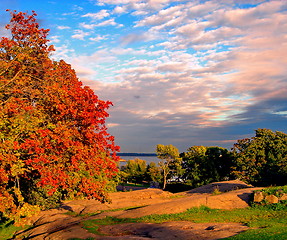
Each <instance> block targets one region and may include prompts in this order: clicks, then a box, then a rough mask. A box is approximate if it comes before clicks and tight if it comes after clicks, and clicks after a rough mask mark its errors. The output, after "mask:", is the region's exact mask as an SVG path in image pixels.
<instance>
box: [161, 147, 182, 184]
mask: <svg viewBox="0 0 287 240" xmlns="http://www.w3.org/2000/svg"><path fill="white" fill-rule="evenodd" d="M156 153H157V157H158V158H159V159H162V160H164V161H161V162H160V163H159V166H160V168H161V170H162V176H163V189H165V187H166V183H167V179H168V177H171V176H178V175H179V174H182V168H181V161H182V159H181V158H180V157H179V152H178V149H177V148H176V147H175V146H173V145H171V144H170V145H162V144H158V145H157V146H156Z"/></svg>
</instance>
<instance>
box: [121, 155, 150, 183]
mask: <svg viewBox="0 0 287 240" xmlns="http://www.w3.org/2000/svg"><path fill="white" fill-rule="evenodd" d="M122 171H123V172H124V173H123V176H125V179H126V180H128V181H130V182H136V183H141V182H143V181H144V180H145V178H146V171H147V166H146V161H145V160H142V159H139V158H135V159H131V160H128V162H127V164H126V165H125V166H124V167H123V170H122Z"/></svg>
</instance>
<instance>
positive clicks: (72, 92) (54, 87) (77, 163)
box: [0, 12, 119, 220]
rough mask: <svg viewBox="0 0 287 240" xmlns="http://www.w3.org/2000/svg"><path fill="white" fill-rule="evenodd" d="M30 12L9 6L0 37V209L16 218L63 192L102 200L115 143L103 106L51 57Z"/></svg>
mask: <svg viewBox="0 0 287 240" xmlns="http://www.w3.org/2000/svg"><path fill="white" fill-rule="evenodd" d="M35 17H36V13H35V12H33V14H32V15H28V14H26V13H22V12H19V13H17V12H11V21H10V24H9V25H7V27H6V28H7V29H9V30H10V31H11V38H6V37H2V38H1V40H0V201H1V204H0V213H1V214H0V215H2V216H5V217H8V218H11V219H15V220H17V219H18V220H19V219H21V218H22V217H24V216H26V215H27V214H29V212H31V211H32V209H34V208H33V207H32V205H35V204H37V205H41V207H42V208H45V207H46V206H47V204H48V203H50V202H58V201H60V200H62V199H65V198H76V197H88V198H95V199H97V200H100V201H102V202H104V201H106V200H107V196H106V189H107V186H108V185H109V182H110V181H112V178H113V176H114V175H115V172H116V171H117V161H118V157H117V156H116V152H117V151H118V150H119V148H118V147H117V146H115V144H114V138H113V136H110V135H109V134H108V133H107V131H106V130H107V129H106V127H105V118H106V117H108V113H107V112H106V109H107V108H108V107H109V106H110V105H111V102H108V101H107V102H106V101H102V100H100V99H98V97H97V96H96V95H95V94H94V92H93V91H92V90H91V89H90V88H88V87H84V86H83V85H82V83H81V82H80V81H79V80H78V79H77V76H76V74H75V71H74V70H73V69H72V68H71V66H70V65H69V64H67V63H65V62H64V61H62V60H61V61H59V62H56V61H52V60H51V59H50V54H51V52H52V51H53V46H49V45H48V40H47V34H48V32H49V30H45V29H41V28H40V27H39V24H38V23H37V22H36V18H35Z"/></svg>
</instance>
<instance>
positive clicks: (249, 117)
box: [0, 0, 287, 152]
mask: <svg viewBox="0 0 287 240" xmlns="http://www.w3.org/2000/svg"><path fill="white" fill-rule="evenodd" d="M0 8H1V12H0V33H1V35H5V34H6V33H5V31H4V29H3V27H4V25H5V23H7V22H8V21H9V14H8V13H6V12H5V9H7V8H9V9H12V10H14V9H16V10H18V11H29V12H30V11H31V10H35V11H36V12H37V13H38V20H39V22H40V24H41V26H42V27H44V28H49V29H51V31H50V35H49V39H50V40H51V44H53V45H55V47H56V52H55V54H54V56H53V58H54V59H56V60H59V59H64V60H65V61H66V62H68V63H70V64H72V67H73V68H74V69H75V70H76V72H77V74H78V77H79V79H80V80H81V81H82V82H83V83H84V84H85V85H89V86H90V87H91V88H92V89H94V90H95V93H96V94H97V95H98V96H99V97H100V98H101V99H104V100H111V101H112V102H113V103H114V106H113V107H112V108H111V109H109V113H110V117H109V119H108V121H107V122H108V129H109V132H110V133H111V134H112V135H114V136H115V137H116V143H117V144H118V145H120V146H121V149H122V152H154V150H155V146H156V144H159V143H160V144H173V145H175V146H176V147H178V148H179V150H180V151H185V150H186V149H187V148H188V147H190V146H193V145H205V146H222V147H227V148H228V149H230V148H231V147H232V145H233V143H235V142H236V140H237V139H242V138H245V137H251V136H254V130H255V129H257V128H269V129H272V130H278V131H283V132H285V133H286V132H287V125H286V123H287V67H286V66H287V1H286V0H270V1H262V0H236V1H235V0H234V1H231V0H222V1H221V0H209V1H208V0H200V1H199V0H194V1H192V0H189V1H182V0H81V1H78V0H61V1H60V0H40V1H36V0H1V2H0Z"/></svg>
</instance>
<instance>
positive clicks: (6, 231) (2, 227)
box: [0, 221, 29, 240]
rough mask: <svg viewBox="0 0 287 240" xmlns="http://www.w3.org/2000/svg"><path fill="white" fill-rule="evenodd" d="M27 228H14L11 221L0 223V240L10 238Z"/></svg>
mask: <svg viewBox="0 0 287 240" xmlns="http://www.w3.org/2000/svg"><path fill="white" fill-rule="evenodd" d="M28 227H29V226H24V227H16V226H14V224H13V221H8V222H4V223H0V240H6V239H9V238H12V237H13V235H14V233H15V232H17V231H20V230H24V229H27V228H28Z"/></svg>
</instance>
